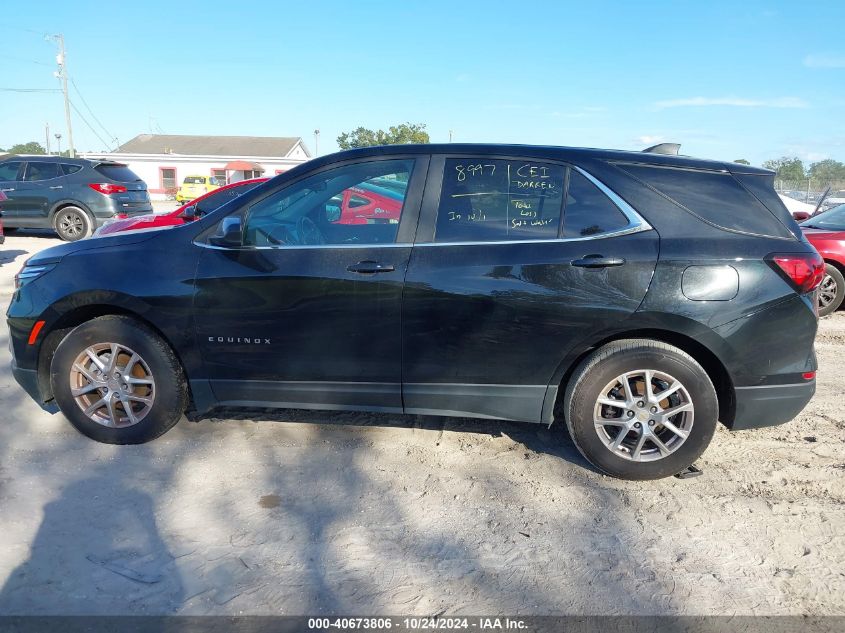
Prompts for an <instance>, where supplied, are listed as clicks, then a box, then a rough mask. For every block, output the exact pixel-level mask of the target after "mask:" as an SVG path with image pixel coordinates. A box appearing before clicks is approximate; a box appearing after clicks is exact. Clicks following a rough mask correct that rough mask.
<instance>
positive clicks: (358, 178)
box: [8, 145, 824, 479]
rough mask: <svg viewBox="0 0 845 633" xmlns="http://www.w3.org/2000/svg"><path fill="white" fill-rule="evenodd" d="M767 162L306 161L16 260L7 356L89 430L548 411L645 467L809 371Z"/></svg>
mask: <svg viewBox="0 0 845 633" xmlns="http://www.w3.org/2000/svg"><path fill="white" fill-rule="evenodd" d="M772 183H773V174H772V172H769V171H765V170H762V169H757V168H754V167H749V166H744V165H739V164H734V163H720V162H711V161H704V160H697V159H692V158H686V157H681V156H667V155H661V154H657V153H650V152H646V153H634V152H622V151H604V150H594V149H570V148H563V147H530V146H502V145H490V146H485V145H420V146H415V145H403V146H394V147H377V148H368V149H359V150H352V151H347V152H342V153H338V154H334V155H331V156H325V157H322V158H319V159H315V160H312V161H310V162H308V163H306V164H304V165H301V166H298V167H297V168H295V169H293V170H291V171H289V172H287V173H285V174H282V175H280V176H277V177H276V178H273V179H272V180H270V181H268V182H266V183H264V184H262V185H259V186H258V187H256V188H255V189H253V190H252V191H250V192H248V193H245V194H244V195H243V196H241V197H239V198H237V199H235V200H233V201H231V202H229V203H227V204H225V205H224V206H222V207H220V208H219V209H217V210H216V211H214V212H212V213H210V214H208V215H206V216H205V217H203V218H201V219H199V220H196V221H195V222H191V223H189V224H186V225H184V226H180V227H176V228H172V229H163V230H159V231H148V232H140V233H131V232H130V233H123V234H117V235H113V236H107V237H103V238H94V239H89V240H84V241H82V242H77V243H74V244H64V245H61V246H56V247H53V248H50V249H47V250H45V251H42V252H41V253H38V254H37V255H35V256H33V257H31V258H30V259H29V260H28V261H27V262H26V263H25V265H24V267H23V269H22V270H21V272H20V273H19V274H18V277H17V286H18V289H17V291H16V292H15V295H14V298H13V300H12V302H11V305H10V306H9V310H8V320H9V328H10V332H11V345H12V349H13V354H14V361H13V362H14V365H13V369H14V373H15V376H16V378H17V380H18V382H20V384H21V385H23V387H24V388H25V389H26V390H27V391H28V392H29V394H30V395H31V396H32V397H33V398H35V399H36V400H37V401H39V402H42V403H48V402H50V401H53V400H54V401H55V403H56V404H57V405H58V407H59V408H60V409H61V411H62V412H63V413H64V414H65V416H66V417H67V418H68V419H69V420H70V422H71V423H72V424H73V425H74V426H75V427H76V428H77V429H79V430H80V431H81V432H82V433H84V434H86V435H88V436H89V437H91V438H93V439H95V440H98V441H101V442H109V443H116V444H128V443H140V442H146V441H148V440H151V439H153V438H155V437H157V436H159V435H161V434H162V433H164V432H165V431H167V430H168V429H169V428H170V427H172V426H173V425H174V424H175V423H176V422H177V420H179V419H180V417H181V416H182V414H183V412H186V411H187V412H189V413H192V414H193V415H201V414H203V413H204V412H207V411H209V410H210V409H211V408H213V407H215V406H219V405H227V406H260V407H268V406H270V407H302V408H314V409H356V410H367V411H387V412H396V413H401V412H404V413H413V414H436V415H453V416H472V417H483V418H496V419H502V420H520V421H525V422H535V423H539V424H546V425H548V424H552V422H554V421H560V423H562V422H563V421H564V420H565V422H566V424H567V425H568V427H569V431H570V433H571V436H572V439H573V440H574V442H575V444H576V445H577V446H578V448H579V449H580V450H581V452H582V453H583V454H584V456H585V457H586V458H587V459H589V460H590V461H591V462H592V463H593V464H594V465H596V466H597V467H598V468H600V469H601V470H603V471H605V472H607V473H610V474H612V475H616V476H619V477H625V478H631V479H648V478H656V477H663V476H666V475H670V474H674V473H678V472H679V471H682V470H683V469H684V468H686V467H687V466H689V465H690V464H691V463H692V462H693V461H694V460H695V459H696V458H697V457H698V456H699V455H700V454H701V453H702V451H704V449H705V447H706V446H707V444H708V443H709V442H710V439H711V437H712V436H713V433H714V431H715V428H716V423H717V420H720V421H721V422H722V423H723V424H725V425H727V426H728V427H730V428H732V429H748V428H752V427H761V426H767V425H773V424H780V423H783V422H786V421H788V420H790V419H792V418H793V417H794V416H795V415H797V414H798V413H799V412H800V411H801V409H802V408H803V407H804V406H805V405H806V404H807V402H808V401H809V400H810V398H811V397H812V395H813V392H814V390H815V371H816V360H815V356H814V353H813V341H814V337H815V334H816V327H817V316H816V311H815V301H814V297H813V291H814V288H815V287H816V286H817V284H818V283H819V280H820V279H821V277H822V275H823V274H824V264H823V262H822V260H821V258H820V257H819V255H818V253H816V252H815V251H814V250H813V248H812V247H811V246H810V245H809V244H808V242H807V241H806V240H805V239H804V237H803V235H802V233H801V230H800V229H799V228H798V226H797V224H796V223H795V222H794V220H793V219H792V217H791V216H790V214H789V212H788V211H787V210H786V208H784V206H783V205H782V204H781V203H780V201H779V199H778V197H777V195H776V194H775V192H774V190H773V187H772ZM361 192H366V194H367V199H366V201H365V203H362V202H361V199H363V194H361ZM139 262H144V270H143V271H140V270H139V268H138V263H139Z"/></svg>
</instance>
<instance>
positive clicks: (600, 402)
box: [563, 339, 719, 479]
mask: <svg viewBox="0 0 845 633" xmlns="http://www.w3.org/2000/svg"><path fill="white" fill-rule="evenodd" d="M563 406H564V415H565V418H566V424H567V427H568V428H569V434H570V435H571V436H572V440H573V441H574V442H575V445H576V446H577V447H578V450H579V451H580V452H581V454H582V455H584V457H586V458H587V460H589V461H590V463H592V464H593V465H594V466H596V467H597V468H599V469H600V470H602V471H604V472H606V473H607V474H609V475H613V476H615V477H620V478H622V479H658V478H660V477H667V476H669V475H674V474H676V473H678V472H681V471H682V470H684V469H685V468H687V467H688V466H690V465H691V464H692V463H693V462H694V461H695V460H696V459H697V458H698V457H699V456H700V455H701V454H702V453H703V452H704V450H705V449H706V448H707V445H708V444H709V443H710V440H711V439H712V437H713V433H714V432H715V430H716V422H717V419H718V415H719V405H718V400H717V398H716V392H715V390H714V388H713V383H712V382H711V381H710V378H709V376H708V375H707V372H705V371H704V369H703V368H702V367H701V365H699V364H698V363H697V362H696V361H695V359H694V358H692V357H691V356H690V355H689V354H686V353H685V352H683V351H682V350H680V349H678V348H677V347H674V346H672V345H668V344H666V343H662V342H660V341H654V340H649V339H628V340H622V341H615V342H613V343H609V344H607V345H605V346H604V347H601V348H600V349H598V350H596V351H595V352H594V353H593V354H591V355H590V356H589V357H587V358H586V359H585V360H584V361H582V362H581V363H580V364H579V365H578V367H576V369H575V371H574V373H573V374H572V378H571V380H570V381H569V384H568V385H567V388H566V391H565V394H564V402H563Z"/></svg>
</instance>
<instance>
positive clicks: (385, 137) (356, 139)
mask: <svg viewBox="0 0 845 633" xmlns="http://www.w3.org/2000/svg"><path fill="white" fill-rule="evenodd" d="M428 142H430V141H429V137H428V132H426V131H425V123H401V124H399V125H393V126H391V127H390V128H388V130H387V131H386V132H385V131H384V130H370V129H367V128H365V127H359V128H356V129H354V130H352V131H351V132H344V133H343V134H341V135H340V136H338V137H337V146H338V147H339V148H340V149H353V148H355V147H372V146H373V145H403V144H405V143H428Z"/></svg>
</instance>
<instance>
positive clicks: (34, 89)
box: [0, 88, 61, 92]
mask: <svg viewBox="0 0 845 633" xmlns="http://www.w3.org/2000/svg"><path fill="white" fill-rule="evenodd" d="M0 92H61V90H60V89H59V88H0Z"/></svg>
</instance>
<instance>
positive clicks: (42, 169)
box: [23, 163, 62, 182]
mask: <svg viewBox="0 0 845 633" xmlns="http://www.w3.org/2000/svg"><path fill="white" fill-rule="evenodd" d="M61 175H62V174H61V172H60V171H59V164H58V163H27V164H26V172H25V173H24V177H23V179H24V180H25V181H26V182H37V181H39V180H50V179H51V178H58V177H59V176H61Z"/></svg>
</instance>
